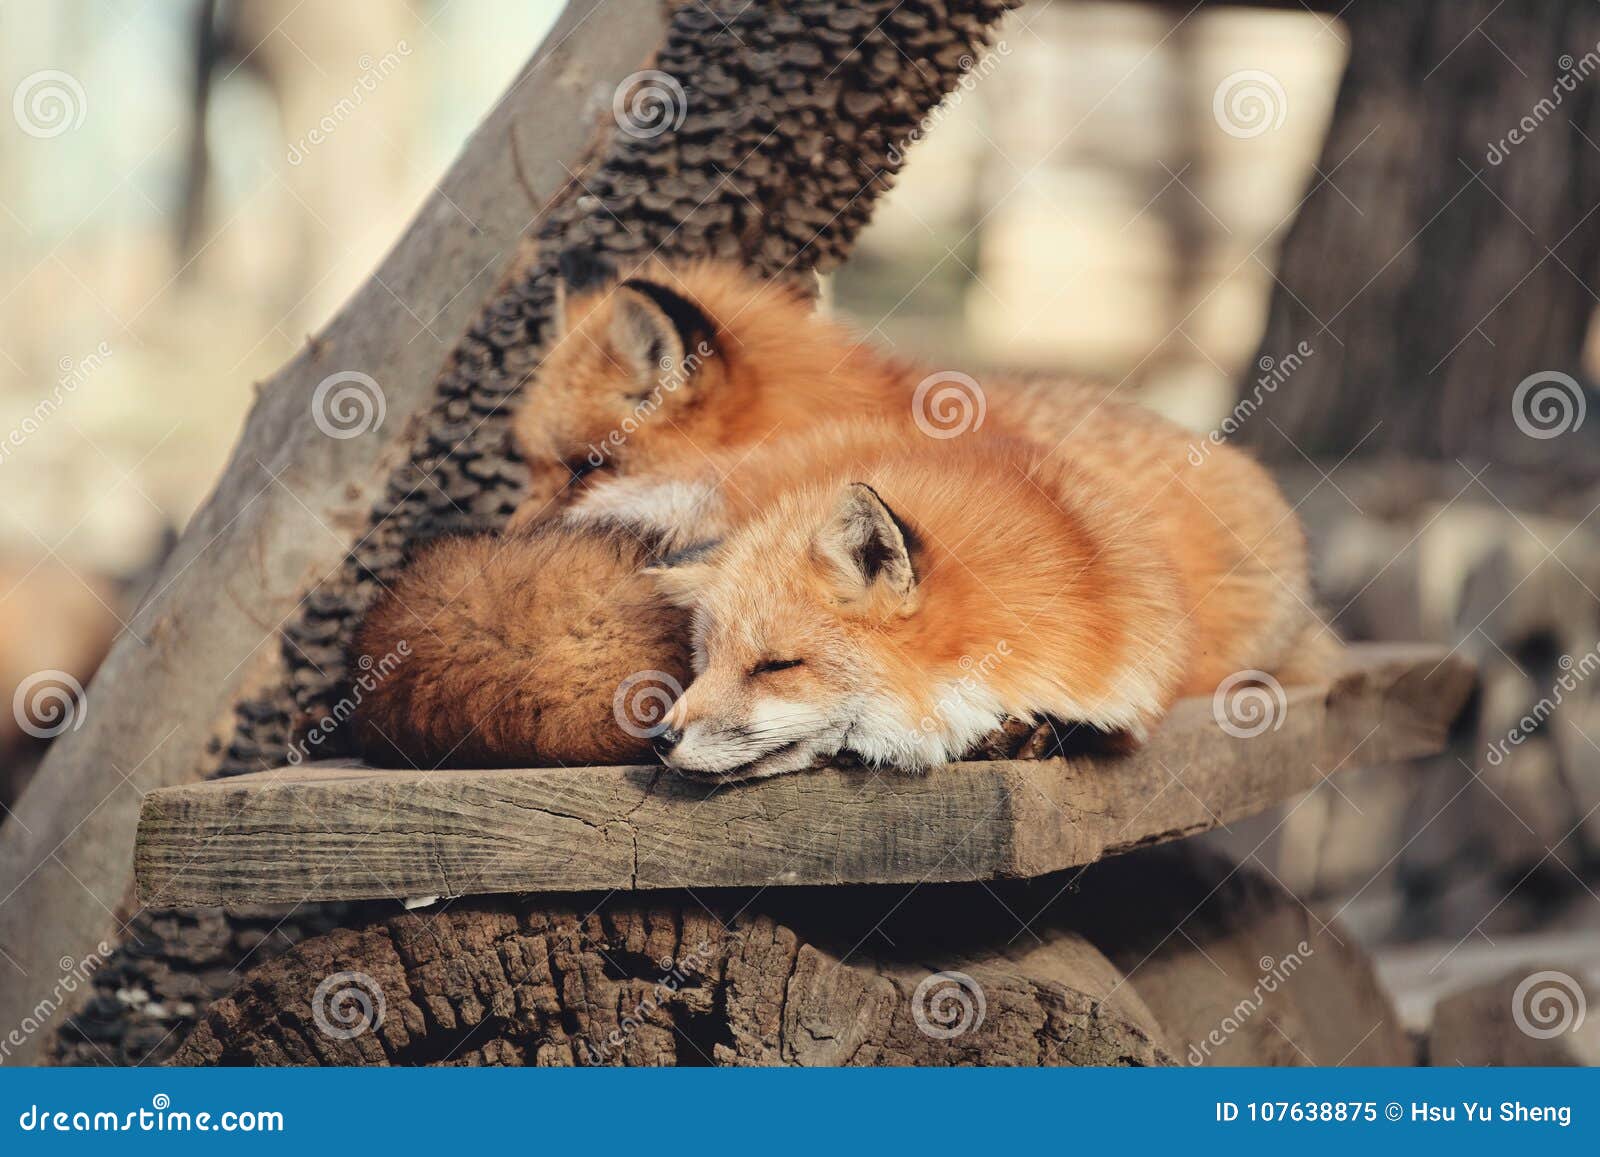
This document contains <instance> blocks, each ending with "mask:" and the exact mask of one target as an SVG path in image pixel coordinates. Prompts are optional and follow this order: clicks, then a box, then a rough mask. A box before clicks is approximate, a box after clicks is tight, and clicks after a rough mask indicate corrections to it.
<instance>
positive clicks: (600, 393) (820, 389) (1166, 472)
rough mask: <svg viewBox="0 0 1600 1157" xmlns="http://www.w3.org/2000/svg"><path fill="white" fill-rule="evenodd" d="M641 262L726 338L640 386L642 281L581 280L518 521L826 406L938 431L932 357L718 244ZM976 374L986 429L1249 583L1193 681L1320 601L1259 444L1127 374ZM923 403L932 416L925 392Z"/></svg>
mask: <svg viewBox="0 0 1600 1157" xmlns="http://www.w3.org/2000/svg"><path fill="white" fill-rule="evenodd" d="M636 276H638V277H640V278H642V279H644V280H647V281H651V282H655V283H659V284H660V285H662V286H664V287H667V288H668V289H670V290H671V291H673V292H674V293H677V294H679V295H681V296H683V297H685V298H687V299H689V300H691V301H693V302H694V303H695V304H696V305H698V306H699V308H700V309H701V310H702V311H703V312H704V314H705V315H706V316H707V317H708V318H710V319H711V321H712V322H713V323H714V333H713V335H712V339H711V342H710V345H711V346H712V347H713V349H714V351H715V352H714V353H712V354H711V355H710V356H708V357H705V358H703V359H700V360H698V361H697V363H696V366H695V370H694V372H693V373H692V374H689V375H687V376H683V375H679V376H678V377H673V378H671V379H670V380H669V381H668V383H667V385H666V386H662V385H660V384H659V383H658V384H657V385H655V386H654V387H650V388H647V387H644V386H641V384H640V383H638V382H633V381H629V380H627V379H626V378H625V376H624V373H623V366H624V360H625V359H624V357H623V355H622V353H621V352H620V351H619V349H618V348H617V347H618V343H617V341H616V340H614V335H613V332H612V331H613V323H614V322H615V315H616V311H617V308H618V301H619V299H622V298H625V297H627V295H628V292H629V291H627V290H625V289H622V288H619V287H618V286H615V285H613V286H611V287H608V288H607V289H604V290H601V291H598V292H588V293H584V294H581V295H579V296H577V297H576V298H575V299H574V301H573V302H572V303H571V305H570V306H569V308H568V311H567V316H566V319H565V330H564V333H563V336H562V337H561V338H560V339H559V340H558V341H557V343H556V344H555V346H554V348H553V349H551V350H550V351H549V353H548V354H547V355H546V357H545V361H544V364H543V365H542V367H541V368H540V371H539V374H538V376H537V379H536V380H535V381H534V382H532V383H531V384H530V386H529V389H528V393H527V400H526V401H525V403H524V404H523V407H522V409H521V411H520V413H519V414H518V415H517V417H516V418H515V420H514V423H513V430H514V434H515V437H516V440H517V442H518V445H519V446H520V447H521V449H522V452H523V454H524V455H525V456H526V457H527V458H528V459H529V460H530V462H535V463H543V464H544V465H545V469H543V470H541V471H538V474H539V476H540V477H541V478H542V479H543V480H544V484H543V486H542V487H540V488H538V489H537V490H536V492H535V493H533V494H532V495H530V497H529V499H528V501H527V502H526V503H525V504H524V505H523V507H522V508H521V509H520V510H519V511H518V512H517V515H516V518H515V522H516V524H517V525H524V524H528V523H531V522H534V521H537V520H538V519H539V518H541V517H544V516H547V515H548V514H549V513H551V512H552V511H554V510H557V509H560V508H563V507H565V506H569V505H574V504H576V505H582V504H584V503H585V502H590V501H594V500H595V499H597V498H598V499H599V500H600V501H601V502H602V503H603V502H604V501H605V498H604V490H605V487H606V483H607V481H608V480H609V478H610V477H611V476H612V475H614V474H618V473H621V474H650V475H654V476H663V475H665V476H680V477H681V476H685V475H688V474H692V473H696V472H699V471H700V470H702V469H704V468H706V467H707V466H708V464H712V463H715V462H723V463H724V465H725V464H726V462H728V461H737V460H738V458H739V457H741V456H742V455H743V454H744V453H745V452H748V451H749V450H750V449H751V448H752V447H754V446H760V445H768V444H782V443H783V442H784V441H785V440H787V439H789V438H791V437H793V436H795V435H797V434H803V433H805V432H806V431H808V430H811V429H814V428H815V427H817V426H818V425H819V424H824V423H828V422H834V421H839V420H851V419H857V420H862V421H866V422H869V423H871V422H878V423H886V424H888V425H892V426H898V427H899V428H900V429H901V430H902V431H903V432H905V433H907V434H915V435H916V436H917V438H918V440H919V441H920V443H921V444H923V445H925V446H927V447H929V448H930V449H931V448H933V447H934V445H935V444H936V443H938V442H939V441H941V439H938V438H932V437H928V436H927V435H925V434H924V433H923V431H922V429H921V428H920V427H919V426H918V425H917V423H916V415H915V414H914V411H913V399H914V396H915V392H916V389H917V386H918V385H919V383H921V382H923V381H924V380H926V379H927V378H928V377H929V376H930V375H931V374H933V373H934V372H935V371H934V369H933V368H932V367H929V366H924V365H918V364H916V363H913V362H910V361H907V360H904V359H899V358H893V357H888V356H886V355H884V354H883V353H881V352H880V351H878V350H877V349H876V348H874V347H873V346H871V345H867V344H864V343H863V342H861V341H860V340H858V339H856V338H855V337H854V336H852V335H851V334H850V333H849V332H848V331H847V330H846V329H845V328H844V327H843V326H841V325H839V324H837V323H835V322H833V321H830V320H828V319H826V318H823V317H820V316H818V315H817V314H816V313H815V312H814V311H813V310H812V308H811V305H810V303H809V302H808V301H807V300H806V299H805V298H804V297H803V296H801V295H800V294H799V293H798V292H797V291H796V290H795V289H793V288H792V287H791V286H788V285H786V284H783V283H777V282H766V281H761V280H759V279H757V278H755V277H753V276H752V275H750V274H749V273H748V272H746V271H744V270H743V269H740V268H739V267H737V266H734V265H730V264H726V263H721V262H694V263H687V264H681V265H662V264H659V263H656V264H651V265H648V266H646V267H645V268H644V269H643V270H641V271H640V272H639V273H638V274H637V275H636ZM680 379H681V380H680ZM978 384H979V387H980V389H981V391H982V395H983V405H984V417H983V421H982V424H981V425H980V426H977V427H976V431H977V432H979V433H986V434H991V435H999V436H1003V437H1015V438H1021V439H1026V440H1028V441H1031V442H1034V443H1037V444H1039V445H1040V446H1042V447H1044V448H1045V450H1046V451H1047V454H1048V458H1049V460H1051V461H1061V462H1069V463H1071V464H1073V465H1074V466H1078V467H1081V468H1083V469H1084V470H1085V471H1087V472H1088V473H1089V474H1091V475H1094V476H1106V477H1112V478H1115V479H1116V480H1117V483H1118V485H1120V486H1121V487H1122V488H1123V489H1124V490H1125V491H1126V492H1127V493H1128V495H1129V498H1130V500H1131V501H1132V503H1133V506H1134V509H1136V510H1138V511H1139V512H1140V516H1141V517H1148V518H1151V519H1153V520H1156V521H1158V522H1160V523H1161V524H1162V526H1163V528H1164V532H1163V533H1164V537H1165V539H1166V541H1167V542H1169V543H1170V545H1171V549H1172V551H1173V552H1174V553H1175V554H1176V555H1177V556H1178V559H1177V565H1178V568H1179V570H1180V571H1181V572H1182V573H1185V574H1193V575H1197V576H1198V575H1208V574H1209V575H1214V576H1222V575H1224V574H1230V572H1231V577H1230V578H1229V580H1228V587H1229V590H1230V592H1236V597H1221V598H1204V599H1202V598H1199V597H1198V594H1197V596H1196V597H1195V599H1194V600H1193V602H1194V615H1195V617H1196V618H1197V620H1198V622H1197V628H1198V629H1197V634H1198V637H1199V639H1200V644H1199V647H1200V650H1199V653H1198V654H1197V656H1196V661H1195V662H1194V664H1193V665H1192V667H1191V672H1190V673H1191V678H1190V679H1189V680H1188V681H1187V682H1186V683H1185V692H1186V693H1196V694H1198V693H1201V692H1204V691H1208V690H1210V689H1211V688H1212V687H1214V686H1215V685H1216V683H1217V682H1218V681H1219V680H1220V679H1222V678H1224V677H1225V676H1227V675H1228V674H1230V673H1231V672H1232V671H1234V670H1236V669H1237V668H1235V667H1230V666H1228V659H1227V657H1226V655H1227V649H1226V648H1223V647H1218V646H1216V645H1215V644H1214V643H1213V640H1218V639H1224V638H1228V637H1232V636H1246V637H1248V636H1252V635H1263V634H1272V633H1282V632H1283V631H1284V630H1286V629H1287V628H1288V626H1289V623H1290V621H1291V620H1298V619H1300V618H1301V617H1302V616H1301V615H1299V614H1298V613H1297V610H1298V608H1296V607H1293V606H1291V607H1287V608H1286V607H1285V606H1284V599H1283V598H1282V597H1280V596H1282V595H1283V594H1284V593H1285V592H1290V593H1292V594H1293V595H1294V596H1295V597H1294V598H1292V599H1291V600H1289V601H1290V603H1291V604H1294V603H1298V604H1304V603H1307V602H1308V601H1309V600H1308V597H1307V595H1306V587H1307V578H1306V561H1305V543H1304V537H1303V535H1302V533H1301V531H1300V527H1299V524H1298V522H1297V521H1296V520H1295V518H1294V516H1293V514H1292V513H1291V512H1290V511H1289V510H1288V508H1287V506H1286V505H1285V504H1284V502H1283V500H1282V497H1281V495H1280V494H1279V492H1278V489H1277V487H1276V485H1275V484H1274V483H1273V481H1272V479H1271V477H1270V476H1269V475H1268V474H1267V473H1266V472H1265V471H1264V470H1262V469H1261V467H1260V466H1259V465H1257V464H1256V463H1255V462H1254V461H1253V460H1252V459H1250V458H1249V457H1248V456H1247V455H1245V454H1243V453H1241V452H1240V451H1238V450H1236V449H1234V448H1233V447H1231V446H1228V445H1208V444H1204V443H1203V441H1202V440H1201V439H1198V438H1196V437H1194V436H1193V435H1191V434H1189V433H1188V432H1187V431H1185V430H1184V429H1182V427H1180V426H1178V425H1176V424H1175V423H1172V422H1170V421H1168V420H1166V419H1165V418H1162V417H1161V416H1160V415H1158V414H1155V413H1153V412H1152V411H1150V410H1148V409H1145V408H1144V407H1142V406H1138V405H1133V404H1130V403H1126V402H1122V401H1120V400H1118V399H1117V398H1116V397H1115V393H1116V391H1115V390H1114V389H1110V388H1105V387H1100V386H1095V385H1090V384H1086V383H1082V382H1035V383H1025V382H1018V381H1013V380H1008V379H1003V378H997V379H992V380H990V379H985V380H983V381H981V382H980V383H978ZM641 397H642V398H643V399H644V400H643V401H641V400H639V399H640V398H641ZM641 406H643V407H645V409H643V410H641ZM921 409H922V413H923V417H924V418H927V417H928V404H927V403H925V404H924V405H923V406H922V407H921ZM968 436H969V435H967V434H961V435H958V436H956V437H954V438H951V439H948V440H950V441H960V440H961V439H962V438H965V437H968ZM724 452H726V457H725V456H724ZM1195 459H1199V461H1198V464H1197V463H1196V461H1195ZM561 462H566V463H570V464H572V465H574V466H577V467H579V468H587V472H586V473H585V474H584V477H583V478H582V480H581V481H580V482H579V483H578V484H576V485H573V484H572V472H571V471H569V470H568V469H566V468H563V467H557V468H556V469H555V470H554V471H553V472H552V470H551V469H550V468H549V467H550V465H551V464H553V463H561ZM796 466H797V470H796V473H795V474H794V475H793V476H794V477H795V478H803V477H804V463H797V464H796ZM606 510H607V512H608V513H610V514H613V515H615V514H617V513H619V510H618V508H617V507H615V506H608V507H606ZM1199 593H1203V592H1199ZM1285 658H1286V656H1284V655H1279V656H1275V657H1274V661H1275V662H1282V661H1284V660H1285Z"/></svg>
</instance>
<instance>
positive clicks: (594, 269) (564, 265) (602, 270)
mask: <svg viewBox="0 0 1600 1157" xmlns="http://www.w3.org/2000/svg"><path fill="white" fill-rule="evenodd" d="M616 279H617V268H616V266H615V265H613V264H612V263H611V260H610V259H609V258H608V257H606V256H605V255H604V254H602V253H600V252H599V251H597V250H594V249H584V248H580V247H578V246H574V247H572V248H570V249H563V250H562V251H561V252H560V254H558V255H557V257H556V300H555V307H554V309H553V310H552V325H553V327H554V332H555V334H556V335H557V336H558V337H559V336H564V335H565V334H566V332H567V300H568V299H569V298H571V297H573V296H574V295H576V294H580V293H587V292H589V291H590V290H594V289H600V288H602V287H604V286H606V285H609V284H611V282H613V281H615V280H616Z"/></svg>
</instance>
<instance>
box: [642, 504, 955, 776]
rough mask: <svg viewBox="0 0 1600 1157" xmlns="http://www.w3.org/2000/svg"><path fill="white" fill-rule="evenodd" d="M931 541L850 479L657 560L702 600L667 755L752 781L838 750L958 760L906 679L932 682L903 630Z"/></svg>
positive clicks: (668, 587) (911, 762)
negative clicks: (932, 730) (679, 560)
mask: <svg viewBox="0 0 1600 1157" xmlns="http://www.w3.org/2000/svg"><path fill="white" fill-rule="evenodd" d="M921 550H922V548H921V546H920V544H919V542H918V538H917V535H916V533H915V532H914V531H913V530H912V529H911V528H910V527H908V526H907V525H906V524H905V523H904V522H903V521H901V520H900V519H899V518H897V517H896V516H895V514H894V513H893V512H892V511H891V510H890V509H889V507H888V505H886V504H885V502H884V501H883V499H882V498H880V497H879V495H878V494H877V492H876V491H874V490H873V488H872V487H870V486H868V485H866V484H864V483H853V484H851V485H849V486H846V487H844V488H843V490H842V491H837V492H832V493H823V492H820V491H810V492H804V493H797V494H795V495H790V496H788V497H786V498H785V499H784V500H783V501H781V502H780V503H779V504H778V505H777V506H776V507H775V508H774V509H773V510H772V511H770V512H769V513H768V514H767V515H766V516H764V517H763V518H762V519H761V520H759V521H758V522H756V523H754V524H752V525H751V526H749V527H746V528H745V529H743V530H742V531H740V532H739V533H737V534H735V535H734V536H732V537H731V538H729V539H728V540H726V541H724V542H723V543H722V544H721V545H719V546H717V547H715V548H713V550H712V551H711V552H709V553H708V554H707V555H706V556H705V557H704V558H702V559H701V560H698V561H694V562H691V563H688V564H684V565H678V566H674V567H671V568H669V569H665V570H659V571H657V572H655V573H656V574H657V578H658V582H659V583H660V585H661V586H662V588H663V590H664V591H665V593H666V594H667V597H668V598H670V599H672V600H673V601H675V602H678V603H680V604H681V605H684V606H688V607H691V608H693V611H694V620H693V621H694V626H693V644H694V652H693V653H694V670H695V677H694V680H693V681H692V682H691V683H690V685H689V686H688V688H687V689H686V690H685V691H684V693H683V695H682V696H680V697H679V699H678V700H677V702H676V703H675V704H674V705H673V707H672V709H671V710H670V712H669V713H668V714H667V717H666V719H665V723H666V731H665V732H664V733H663V734H662V735H661V736H660V738H659V740H658V742H657V750H658V752H659V753H660V755H661V757H662V760H663V761H664V762H665V763H666V764H667V765H668V766H669V767H672V768H675V769H677V770H679V771H683V772H687V773H694V774H701V775H707V776H713V777H717V778H721V779H752V778H759V777H764V776H771V775H779V774H782V773H784V772H789V771H798V770H800V769H802V768H805V767H809V766H811V765H813V764H815V763H818V762H821V761H823V760H826V759H828V758H829V757H831V756H833V755H835V754H837V753H838V752H840V751H841V750H850V751H852V752H855V753H857V754H859V755H861V756H863V757H864V758H866V759H868V760H869V761H872V762H892V763H895V764H897V765H899V766H912V767H915V766H925V765H929V764H933V763H936V762H939V761H941V760H943V759H946V758H948V757H949V755H950V752H949V751H948V750H946V749H945V747H944V746H942V745H941V744H940V742H939V738H938V737H937V736H931V735H930V736H924V735H920V734H919V733H918V732H917V731H916V728H915V724H914V720H915V719H916V718H917V717H918V715H920V714H921V711H920V709H919V708H918V707H917V706H916V701H915V700H914V699H913V697H912V696H911V694H909V693H902V692H901V691H900V690H899V689H900V688H907V689H910V688H915V687H917V686H921V685H924V684H925V683H926V674H925V672H922V671H920V670H919V665H918V664H917V663H915V662H914V661H913V660H912V659H911V657H910V656H907V655H904V654H903V653H898V652H900V648H899V646H898V645H897V644H896V641H895V637H896V636H902V637H903V636H904V631H905V629H906V628H907V627H908V626H910V625H911V624H910V622H909V621H910V620H914V619H915V617H916V616H917V615H918V614H919V613H920V611H921V603H922V595H921V592H920V591H919V589H918V565H919V564H918V559H919V556H920V554H921Z"/></svg>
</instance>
